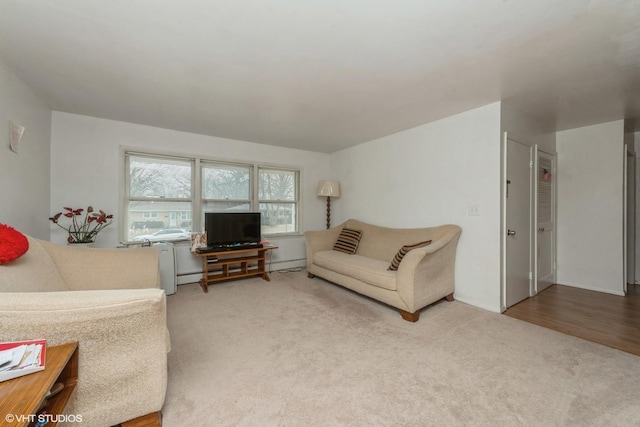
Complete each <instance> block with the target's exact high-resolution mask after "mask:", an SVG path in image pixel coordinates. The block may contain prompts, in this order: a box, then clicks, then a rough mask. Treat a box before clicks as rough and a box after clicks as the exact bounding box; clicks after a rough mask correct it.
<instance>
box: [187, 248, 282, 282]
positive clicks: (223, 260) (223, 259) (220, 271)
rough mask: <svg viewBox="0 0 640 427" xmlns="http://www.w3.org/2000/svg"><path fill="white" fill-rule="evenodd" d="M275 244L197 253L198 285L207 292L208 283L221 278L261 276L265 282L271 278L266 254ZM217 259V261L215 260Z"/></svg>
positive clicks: (221, 279) (219, 280) (218, 280)
mask: <svg viewBox="0 0 640 427" xmlns="http://www.w3.org/2000/svg"><path fill="white" fill-rule="evenodd" d="M276 248H277V247H276V246H265V247H262V248H249V249H237V250H231V251H221V252H209V253H206V254H198V253H196V255H197V256H199V257H201V258H202V279H200V282H199V283H200V286H201V287H202V290H203V291H204V292H209V284H211V283H215V282H221V281H223V280H230V279H240V278H245V277H254V276H261V277H262V278H263V279H264V280H266V281H267V282H270V281H271V279H270V278H269V275H268V274H267V271H266V262H265V261H266V254H267V251H269V250H271V249H276ZM216 259H217V261H215V260H216Z"/></svg>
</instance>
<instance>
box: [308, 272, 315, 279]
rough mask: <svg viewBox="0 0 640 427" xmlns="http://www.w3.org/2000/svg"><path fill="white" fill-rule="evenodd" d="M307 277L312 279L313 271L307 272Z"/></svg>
mask: <svg viewBox="0 0 640 427" xmlns="http://www.w3.org/2000/svg"><path fill="white" fill-rule="evenodd" d="M307 277H308V278H309V279H313V278H314V277H316V275H315V274H313V273H307Z"/></svg>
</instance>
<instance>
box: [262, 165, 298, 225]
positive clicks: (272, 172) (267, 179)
mask: <svg viewBox="0 0 640 427" xmlns="http://www.w3.org/2000/svg"><path fill="white" fill-rule="evenodd" d="M258 174H259V183H258V202H259V204H260V213H261V214H262V232H263V233H265V234H270V233H289V232H295V231H297V230H298V215H297V211H298V209H297V206H298V172H297V171H289V170H278V169H266V168H260V169H259V172H258Z"/></svg>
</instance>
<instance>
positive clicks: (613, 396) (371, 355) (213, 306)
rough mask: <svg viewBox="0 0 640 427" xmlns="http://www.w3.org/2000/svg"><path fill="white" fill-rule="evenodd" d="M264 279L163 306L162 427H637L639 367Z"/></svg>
mask: <svg viewBox="0 0 640 427" xmlns="http://www.w3.org/2000/svg"><path fill="white" fill-rule="evenodd" d="M271 277H272V282H270V283H268V282H265V281H263V280H261V279H259V278H256V279H248V280H241V281H235V282H227V283H222V284H216V285H212V286H211V287H210V288H209V293H208V294H205V293H203V292H202V290H201V289H200V287H199V286H198V285H196V284H193V285H184V286H180V287H179V288H178V293H177V294H175V295H173V296H170V297H168V319H169V320H168V321H169V330H170V332H171V340H172V350H171V353H170V354H169V386H168V391H167V399H166V403H165V407H164V409H163V413H164V425H165V426H167V427H182V426H429V425H434V426H443V425H447V426H448V425H464V426H476V425H479V426H640V358H639V357H637V356H633V355H630V354H628V353H624V352H621V351H618V350H614V349H611V348H608V347H605V346H601V345H598V344H594V343H591V342H588V341H584V340H581V339H579V338H575V337H571V336H568V335H563V334H561V333H558V332H554V331H551V330H548V329H544V328H541V327H538V326H535V325H531V324H527V323H524V322H521V321H519V320H515V319H511V318H508V317H506V316H503V315H499V314H495V313H490V312H487V311H484V310H481V309H478V308H475V307H471V306H468V305H466V304H463V303H460V302H457V301H456V302H453V303H447V302H443V303H439V304H437V305H434V306H432V307H430V308H428V309H426V310H423V311H422V314H421V317H420V321H419V322H417V323H415V324H412V323H409V322H406V321H403V320H402V319H401V318H400V315H399V314H398V313H397V311H396V310H394V309H392V308H390V307H388V306H385V305H382V304H379V303H377V302H374V301H372V300H369V299H367V298H365V297H362V296H359V295H357V294H355V293H352V292H350V291H348V290H346V289H343V288H341V287H339V286H336V285H333V284H330V283H328V282H325V281H323V280H322V279H318V278H316V279H307V277H306V273H304V272H299V273H288V274H282V273H273V274H272V275H271Z"/></svg>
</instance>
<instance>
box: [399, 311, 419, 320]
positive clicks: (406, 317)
mask: <svg viewBox="0 0 640 427" xmlns="http://www.w3.org/2000/svg"><path fill="white" fill-rule="evenodd" d="M399 310H400V309H399ZM400 315H401V316H402V318H403V319H404V320H406V321H407V322H417V321H418V319H420V310H417V311H416V312H415V313H409V312H408V311H404V310H400Z"/></svg>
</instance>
